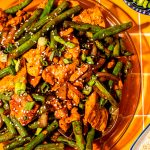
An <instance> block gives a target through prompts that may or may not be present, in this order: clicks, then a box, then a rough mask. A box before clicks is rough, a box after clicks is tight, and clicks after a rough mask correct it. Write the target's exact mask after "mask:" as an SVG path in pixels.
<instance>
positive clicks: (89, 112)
mask: <svg viewBox="0 0 150 150" xmlns="http://www.w3.org/2000/svg"><path fill="white" fill-rule="evenodd" d="M97 98H98V96H97V93H96V92H95V91H94V92H93V93H92V94H91V95H90V96H89V98H88V100H87V101H86V103H85V116H84V120H83V121H84V124H85V125H87V122H88V123H90V124H91V126H92V127H93V128H94V129H97V130H99V131H102V132H103V131H104V130H105V128H106V126H107V121H108V112H107V110H106V109H105V108H100V106H99V103H98V102H97Z"/></svg>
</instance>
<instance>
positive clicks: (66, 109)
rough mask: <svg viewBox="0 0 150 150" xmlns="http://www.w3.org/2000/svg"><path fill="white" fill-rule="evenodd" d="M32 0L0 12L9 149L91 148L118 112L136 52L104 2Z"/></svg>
mask: <svg viewBox="0 0 150 150" xmlns="http://www.w3.org/2000/svg"><path fill="white" fill-rule="evenodd" d="M31 1H32V0H24V1H23V2H21V3H20V4H18V5H16V6H13V7H11V8H8V9H7V10H2V9H1V10H0V44H1V45H0V142H3V145H4V149H5V150H13V149H24V150H32V149H36V150H38V149H51V148H53V149H57V150H63V149H64V148H65V146H66V145H68V146H70V147H73V148H75V149H79V150H84V149H86V150H91V149H92V143H93V141H94V139H96V138H97V137H101V136H103V134H104V133H105V131H106V130H107V128H108V127H109V125H111V122H113V121H114V120H115V119H116V118H117V116H118V109H119V103H120V101H121V97H122V90H123V85H124V82H125V80H126V77H127V75H128V73H129V72H130V70H131V69H132V62H131V59H130V57H131V55H133V53H132V52H130V51H129V50H128V49H127V48H126V46H125V42H124V39H123V38H122V37H121V36H119V33H120V32H123V31H125V30H127V29H129V28H131V27H132V23H131V22H127V23H123V24H120V25H114V26H108V24H107V23H106V22H107V20H105V17H104V16H103V14H102V12H101V9H100V8H99V6H97V5H96V6H94V7H91V8H87V9H83V8H82V6H81V5H80V3H79V2H78V1H76V0H71V1H65V0H60V1H57V2H56V1H54V0H48V1H47V3H45V2H43V4H42V5H40V6H37V8H35V10H33V11H24V9H23V8H24V7H26V6H27V5H28V4H29V3H30V2H31Z"/></svg>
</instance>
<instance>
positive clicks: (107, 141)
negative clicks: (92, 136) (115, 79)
mask: <svg viewBox="0 0 150 150" xmlns="http://www.w3.org/2000/svg"><path fill="white" fill-rule="evenodd" d="M41 1H42V0H38V1H37V0H34V1H33V3H32V4H31V5H30V6H28V7H27V8H26V9H32V8H34V7H35V6H36V5H38V4H39V3H40V2H41ZM77 1H79V2H80V4H81V5H82V6H83V7H84V8H89V7H93V6H94V5H98V6H99V7H100V9H101V10H102V12H103V15H104V18H106V24H107V25H115V24H119V23H120V21H119V20H118V19H117V18H116V17H115V16H114V15H113V14H112V13H111V12H110V11H109V10H108V9H107V5H108V3H110V5H111V2H109V1H107V2H106V3H105V2H103V5H104V6H103V5H101V4H99V3H97V2H95V1H94V0H77ZM16 3H17V0H12V1H9V2H7V3H5V2H4V0H1V1H0V7H1V8H3V9H5V8H7V7H9V6H10V5H15V4H16ZM128 21H129V20H126V22H128ZM121 36H123V37H124V38H125V39H126V45H127V47H128V49H129V51H131V52H133V53H134V55H133V56H132V57H131V60H132V62H133V68H132V70H131V72H130V73H129V75H128V76H127V79H126V81H125V84H124V85H125V86H124V89H123V96H122V100H121V102H120V106H119V115H118V118H117V120H116V121H115V122H114V123H113V125H112V126H111V127H109V128H108V129H107V130H106V132H105V133H104V135H103V136H102V138H100V139H97V140H96V141H95V142H96V143H97V144H98V145H99V147H100V148H101V149H111V148H112V147H114V145H115V144H116V143H117V142H118V141H119V139H120V138H121V137H122V136H123V135H124V133H125V132H126V130H127V128H128V127H129V125H130V123H131V121H132V119H133V116H134V114H135V111H136V108H137V104H138V101H139V96H140V76H141V73H140V63H139V58H138V55H137V51H136V49H135V46H134V41H132V40H131V38H130V36H129V33H128V32H125V33H123V34H121Z"/></svg>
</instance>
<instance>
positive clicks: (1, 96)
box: [0, 93, 11, 101]
mask: <svg viewBox="0 0 150 150" xmlns="http://www.w3.org/2000/svg"><path fill="white" fill-rule="evenodd" d="M0 99H1V100H4V101H9V100H10V99H11V96H9V95H6V94H4V93H0Z"/></svg>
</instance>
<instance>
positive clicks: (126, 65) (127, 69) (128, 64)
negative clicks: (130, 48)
mask: <svg viewBox="0 0 150 150" xmlns="http://www.w3.org/2000/svg"><path fill="white" fill-rule="evenodd" d="M131 68H132V63H131V61H129V60H128V61H127V62H126V64H125V67H124V73H125V75H126V76H127V74H128V72H129V70H130V69H131Z"/></svg>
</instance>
